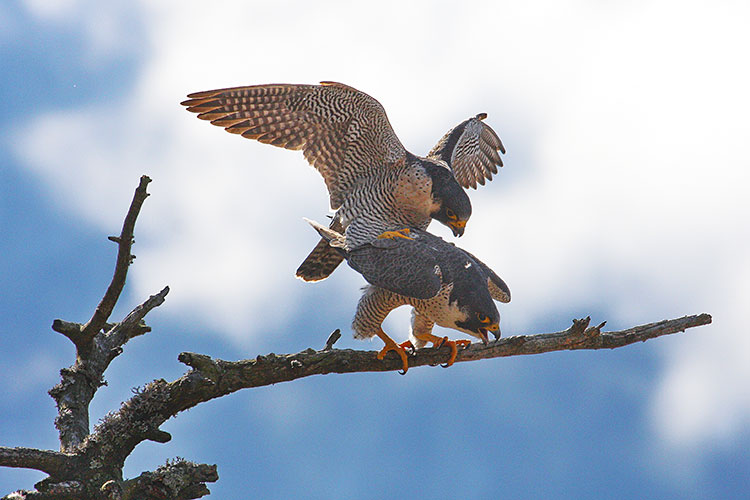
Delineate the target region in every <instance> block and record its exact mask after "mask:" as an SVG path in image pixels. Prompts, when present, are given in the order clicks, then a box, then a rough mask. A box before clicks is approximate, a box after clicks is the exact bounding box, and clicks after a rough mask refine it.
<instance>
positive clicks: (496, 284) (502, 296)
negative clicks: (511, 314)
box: [463, 250, 510, 302]
mask: <svg viewBox="0 0 750 500" xmlns="http://www.w3.org/2000/svg"><path fill="white" fill-rule="evenodd" d="M463 251H464V252H465V253H466V255H468V256H469V257H471V258H472V259H473V260H474V262H476V263H477V265H478V266H479V267H480V269H482V271H483V272H484V274H486V275H487V288H488V289H489V291H490V295H491V296H492V298H493V299H495V300H497V301H498V302H510V288H508V285H506V284H505V281H503V280H502V278H500V276H498V275H497V274H495V272H494V271H493V270H492V269H490V268H489V266H488V265H487V264H485V263H484V262H482V261H481V260H479V259H477V258H476V257H474V256H473V255H472V254H470V253H469V252H467V251H466V250H463Z"/></svg>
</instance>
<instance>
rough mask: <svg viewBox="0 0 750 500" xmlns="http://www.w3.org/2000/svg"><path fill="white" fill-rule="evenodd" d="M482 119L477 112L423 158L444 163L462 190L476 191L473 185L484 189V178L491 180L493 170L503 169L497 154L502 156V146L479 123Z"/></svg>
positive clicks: (487, 129) (483, 125)
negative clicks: (470, 188) (463, 188)
mask: <svg viewBox="0 0 750 500" xmlns="http://www.w3.org/2000/svg"><path fill="white" fill-rule="evenodd" d="M485 118H487V114H486V113H480V114H478V115H477V116H475V117H474V118H469V119H468V120H465V121H463V122H461V123H460V124H459V125H457V126H455V127H453V129H451V130H450V131H449V132H448V133H447V134H445V135H444V136H443V137H442V139H440V141H438V143H437V144H436V145H435V147H434V148H432V150H431V151H430V152H429V153H428V155H427V157H428V158H431V159H435V160H443V161H444V162H445V163H447V164H448V166H449V167H450V168H451V170H453V175H455V176H456V180H457V181H458V183H459V184H461V185H462V186H463V187H465V188H468V187H469V186H471V187H473V188H474V189H476V187H477V183H479V184H481V185H483V186H484V181H485V179H487V180H492V174H496V173H497V167H498V166H500V167H502V166H503V160H502V159H501V158H500V154H499V153H498V151H499V152H500V153H503V154H505V147H504V146H503V143H502V141H500V138H499V137H498V136H497V134H496V133H495V131H494V130H492V128H490V126H489V125H487V124H485V123H484V122H483V121H482V120H484V119H485Z"/></svg>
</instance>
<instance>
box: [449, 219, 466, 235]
mask: <svg viewBox="0 0 750 500" xmlns="http://www.w3.org/2000/svg"><path fill="white" fill-rule="evenodd" d="M448 227H450V228H451V231H453V236H458V237H461V236H463V234H464V228H465V227H466V221H465V220H455V221H450V222H449V223H448Z"/></svg>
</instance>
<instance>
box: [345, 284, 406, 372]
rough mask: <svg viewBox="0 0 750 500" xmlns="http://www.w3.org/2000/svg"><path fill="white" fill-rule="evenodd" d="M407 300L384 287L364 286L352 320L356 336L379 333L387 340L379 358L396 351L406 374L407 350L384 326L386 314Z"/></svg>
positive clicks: (368, 335)
mask: <svg viewBox="0 0 750 500" xmlns="http://www.w3.org/2000/svg"><path fill="white" fill-rule="evenodd" d="M405 303H406V302H405V301H404V299H403V297H401V296H400V295H398V294H395V293H393V292H389V291H388V290H384V289H383V288H379V287H377V286H373V285H368V286H366V287H365V288H364V293H363V294H362V298H361V299H359V304H357V313H356V314H355V315H354V321H352V328H354V331H355V337H360V338H362V337H372V336H374V335H377V336H378V337H380V339H381V340H382V341H383V342H385V347H383V349H381V350H380V352H379V353H378V359H383V358H384V357H385V355H386V354H387V353H388V351H396V354H398V355H399V356H400V357H401V361H402V362H403V368H404V369H403V372H402V374H405V373H406V372H407V370H408V369H409V363H408V362H407V359H406V350H405V349H404V348H403V347H402V346H400V345H398V344H397V343H396V342H395V341H394V340H393V339H392V338H390V337H389V336H388V335H387V334H386V333H385V332H384V331H383V328H382V325H383V321H384V320H385V318H386V316H388V314H389V313H390V312H391V311H392V310H394V309H395V308H397V307H398V306H401V305H404V304H405Z"/></svg>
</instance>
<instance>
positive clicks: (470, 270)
mask: <svg viewBox="0 0 750 500" xmlns="http://www.w3.org/2000/svg"><path fill="white" fill-rule="evenodd" d="M308 222H309V223H310V224H311V225H312V226H313V227H314V228H315V229H316V230H317V231H318V233H319V234H320V235H321V236H322V237H323V238H324V239H325V240H326V241H327V242H328V243H329V245H330V247H331V248H332V249H334V250H335V251H336V252H338V253H339V254H340V255H342V256H343V257H344V258H345V259H346V260H347V262H348V264H349V266H350V267H352V268H353V269H354V270H356V271H357V272H359V273H360V274H362V276H363V277H364V278H365V279H366V280H367V281H368V282H369V283H370V285H369V286H367V287H366V288H365V291H364V293H363V295H362V298H361V299H360V301H359V304H358V305H357V312H356V314H355V316H354V321H353V322H352V327H353V329H354V332H355V337H358V338H369V337H373V336H375V335H377V336H378V337H380V338H381V339H382V340H383V342H384V343H385V347H384V348H383V349H382V350H381V351H380V352H379V353H378V357H380V358H381V359H382V358H383V357H384V356H385V355H386V353H387V352H388V351H396V353H397V354H398V355H399V356H401V359H402V362H403V371H404V372H406V370H407V369H408V361H407V357H406V347H407V346H409V347H415V348H420V347H423V346H424V345H425V344H426V343H427V342H432V344H433V345H434V346H437V347H439V346H442V345H447V346H448V347H450V349H451V357H450V359H449V361H448V364H447V366H450V365H451V364H453V362H454V360H455V358H456V354H457V351H458V348H457V344H459V345H467V344H469V343H470V342H469V341H467V340H457V341H453V340H448V338H447V337H442V338H441V337H437V336H436V335H433V334H432V329H433V327H434V325H436V324H437V325H440V326H444V327H446V328H453V329H456V330H459V331H462V332H464V333H468V334H469V335H472V336H474V337H477V338H479V339H480V340H481V341H482V342H484V343H487V342H488V336H487V335H488V333H489V332H492V333H493V335H494V336H495V338H499V337H500V326H499V323H500V314H499V313H498V311H497V307H496V306H495V303H494V302H493V299H494V300H497V301H500V302H510V289H509V288H508V285H506V284H505V282H504V281H503V280H502V279H501V278H500V277H499V276H498V275H497V274H495V273H494V272H493V271H492V270H491V269H490V268H489V267H488V266H487V265H486V264H484V263H483V262H482V261H480V260H479V259H477V258H476V257H474V256H473V255H471V254H470V253H469V252H466V251H465V250H462V249H460V248H458V247H456V246H455V245H453V244H451V243H448V242H446V241H444V240H443V239H442V238H439V237H437V236H435V235H432V234H430V233H428V232H426V231H423V230H420V229H413V228H402V229H400V230H396V231H388V232H385V233H383V234H382V235H380V237H378V238H376V239H375V240H373V241H372V242H370V243H368V244H366V245H362V246H359V247H357V248H353V249H352V248H350V247H349V246H348V245H347V241H346V238H345V237H344V236H343V235H341V234H340V233H337V232H335V231H332V230H331V229H330V228H326V227H324V226H321V225H320V224H318V223H316V222H313V221H308ZM407 304H408V305H411V306H413V308H414V311H413V315H412V330H411V336H410V337H411V338H410V340H409V341H408V342H404V343H403V344H397V343H396V342H395V341H394V340H393V339H391V338H390V337H389V336H388V335H387V334H386V333H385V332H384V331H383V327H382V324H383V321H384V320H385V318H386V316H388V314H389V313H390V312H391V311H392V310H393V309H395V308H397V307H399V306H402V305H407Z"/></svg>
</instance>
